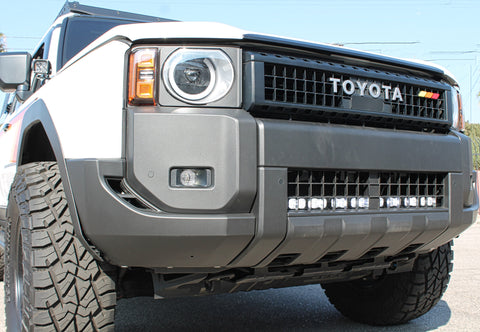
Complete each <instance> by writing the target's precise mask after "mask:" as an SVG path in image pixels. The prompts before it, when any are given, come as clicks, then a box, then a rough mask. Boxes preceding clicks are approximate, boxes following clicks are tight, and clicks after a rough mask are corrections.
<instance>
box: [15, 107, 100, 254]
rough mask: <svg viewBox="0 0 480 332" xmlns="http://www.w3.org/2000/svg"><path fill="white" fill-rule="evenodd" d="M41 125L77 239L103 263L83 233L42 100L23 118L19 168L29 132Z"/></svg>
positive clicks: (68, 180)
mask: <svg viewBox="0 0 480 332" xmlns="http://www.w3.org/2000/svg"><path fill="white" fill-rule="evenodd" d="M37 124H41V125H42V127H43V129H44V131H45V134H46V135H47V138H48V141H49V143H50V146H51V148H52V150H53V153H54V155H55V159H56V162H57V163H58V168H59V170H60V176H61V178H62V183H63V186H64V190H65V196H66V199H67V203H68V207H69V209H70V214H71V217H72V221H73V226H74V230H75V234H76V237H77V238H78V240H79V241H80V242H81V243H82V245H83V246H84V247H85V248H86V249H87V250H88V252H89V253H90V254H92V255H93V257H94V258H95V259H97V260H100V261H103V258H102V257H101V255H100V252H99V251H98V249H96V248H95V247H94V246H93V245H92V244H91V243H89V242H88V241H87V239H86V237H85V235H84V233H83V231H82V227H81V223H80V218H79V215H78V211H77V207H76V204H75V198H74V196H73V191H72V188H71V184H70V178H69V176H68V170H67V167H66V162H65V158H64V157H63V151H62V146H61V143H60V139H59V137H58V134H57V130H56V128H55V125H54V123H53V120H52V118H51V117H50V113H49V112H48V108H47V105H46V104H45V103H44V101H43V100H42V99H37V100H35V101H34V102H33V103H32V104H30V105H29V106H27V108H26V109H25V114H24V116H23V121H22V126H21V130H20V136H19V140H18V147H19V149H18V151H17V166H20V165H22V163H21V161H22V155H23V150H24V148H25V141H26V139H25V138H26V135H27V133H28V131H29V130H30V129H31V128H32V127H33V126H35V125H37Z"/></svg>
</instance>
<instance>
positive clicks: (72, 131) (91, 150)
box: [36, 41, 128, 159]
mask: <svg viewBox="0 0 480 332" xmlns="http://www.w3.org/2000/svg"><path fill="white" fill-rule="evenodd" d="M127 49H128V45H126V44H125V43H123V42H120V41H112V42H110V43H108V44H106V45H104V46H103V47H101V48H98V49H97V50H95V52H91V53H89V54H87V55H86V56H85V57H84V58H83V59H82V61H78V62H76V63H74V64H73V65H71V66H69V67H68V68H66V69H65V70H62V71H61V72H60V73H58V74H57V75H56V76H55V78H54V79H52V80H51V81H50V82H48V83H47V84H46V85H45V86H44V87H43V88H42V89H41V90H39V92H38V93H37V94H36V95H37V97H38V98H41V99H42V100H43V101H44V102H45V104H46V106H47V108H48V110H49V113H50V116H51V118H52V120H53V124H54V125H55V129H56V130H57V134H58V137H59V139H60V144H61V146H62V151H63V155H64V157H65V158H66V159H69V158H120V157H121V152H122V108H123V100H124V99H123V98H124V80H125V73H124V66H125V52H126V51H127Z"/></svg>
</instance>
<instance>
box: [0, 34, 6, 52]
mask: <svg viewBox="0 0 480 332" xmlns="http://www.w3.org/2000/svg"><path fill="white" fill-rule="evenodd" d="M6 50H7V45H5V35H4V34H3V33H1V32H0V53H1V52H5V51H6Z"/></svg>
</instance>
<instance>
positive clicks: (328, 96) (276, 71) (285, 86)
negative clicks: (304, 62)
mask: <svg viewBox="0 0 480 332" xmlns="http://www.w3.org/2000/svg"><path fill="white" fill-rule="evenodd" d="M264 72H265V78H264V79H265V100H267V101H272V102H279V103H287V104H292V105H304V106H305V105H306V106H317V107H318V106H320V107H332V108H340V109H347V110H354V109H358V110H363V111H377V112H381V113H387V114H388V113H390V114H396V115H403V116H409V117H414V118H420V119H435V120H445V119H446V112H445V93H444V91H443V90H439V89H434V88H429V87H425V86H416V85H410V84H405V83H396V82H393V81H386V80H372V79H368V78H363V77H361V76H351V75H344V74H343V75H341V74H338V73H334V72H329V71H323V70H317V69H312V68H307V67H300V66H291V65H284V64H275V63H265V68H264ZM332 77H334V78H338V79H340V80H341V81H342V82H343V81H345V80H351V81H352V82H354V83H356V81H361V82H369V83H376V84H378V85H379V86H380V87H381V86H382V85H385V86H390V87H391V88H392V89H391V90H390V93H389V96H387V98H385V91H382V96H381V97H380V98H378V99H373V98H370V99H372V100H371V102H370V103H369V104H363V105H362V104H361V103H360V105H355V100H353V102H352V96H351V95H347V94H345V93H344V92H343V91H342V89H341V87H339V89H338V91H337V93H334V89H333V85H334V84H333V82H331V81H330V78H332ZM395 87H398V88H399V89H400V91H401V94H402V97H403V101H400V100H399V99H397V100H396V101H392V93H393V89H395ZM421 91H426V92H431V93H436V94H438V95H439V97H438V99H436V100H435V99H431V98H430V99H428V98H424V97H419V96H418V95H419V93H420V92H421ZM353 98H355V97H353ZM382 99H383V100H382ZM380 103H381V104H380ZM371 106H374V108H375V109H372V108H371Z"/></svg>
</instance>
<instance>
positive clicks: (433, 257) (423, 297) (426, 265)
mask: <svg viewBox="0 0 480 332" xmlns="http://www.w3.org/2000/svg"><path fill="white" fill-rule="evenodd" d="M452 259H453V251H452V249H451V243H447V244H445V245H443V246H441V247H439V248H437V249H436V250H434V251H432V252H430V253H428V254H425V255H421V256H419V257H418V258H417V260H416V261H415V265H414V269H413V271H411V272H406V273H399V274H391V275H386V276H384V277H383V278H380V279H377V280H355V281H348V282H341V283H332V284H324V285H322V286H323V288H324V289H325V294H326V295H327V297H328V299H329V300H330V303H332V304H333V305H334V306H335V308H337V310H338V311H340V312H341V313H342V314H343V315H344V316H346V317H348V318H350V319H352V320H355V321H357V322H361V323H366V324H370V325H396V324H403V323H406V322H408V321H410V320H412V319H415V318H417V317H420V316H421V315H423V314H425V313H427V312H428V311H429V310H430V309H431V308H433V306H435V305H436V304H437V303H438V301H439V300H440V298H441V297H442V295H443V293H444V292H445V290H446V289H447V285H448V281H449V280H450V272H451V271H452V266H453V264H452Z"/></svg>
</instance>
